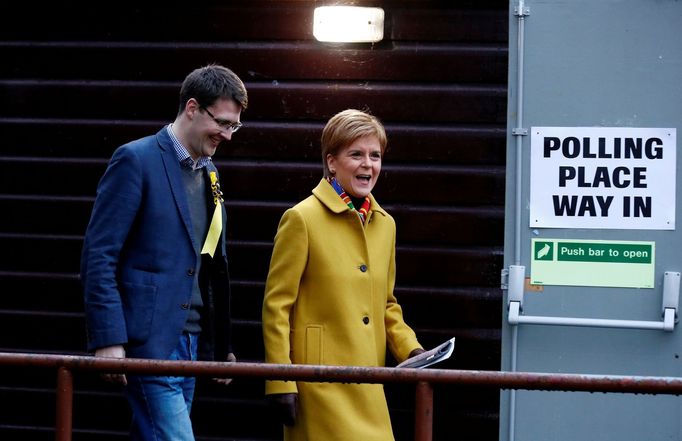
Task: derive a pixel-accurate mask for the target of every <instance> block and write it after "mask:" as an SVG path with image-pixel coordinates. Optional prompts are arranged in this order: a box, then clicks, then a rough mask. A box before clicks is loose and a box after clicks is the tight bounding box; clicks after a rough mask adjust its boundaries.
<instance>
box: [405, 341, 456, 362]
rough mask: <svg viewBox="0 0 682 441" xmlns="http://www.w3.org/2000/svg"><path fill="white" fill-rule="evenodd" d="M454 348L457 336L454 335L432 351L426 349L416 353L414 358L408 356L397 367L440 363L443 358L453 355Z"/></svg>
mask: <svg viewBox="0 0 682 441" xmlns="http://www.w3.org/2000/svg"><path fill="white" fill-rule="evenodd" d="M454 349H455V337H452V338H451V339H450V340H448V341H446V342H445V343H443V344H442V345H439V346H436V347H435V348H433V349H431V350H430V351H426V352H423V353H421V354H419V355H415V356H414V357H412V358H408V359H407V360H405V361H403V362H402V363H400V364H399V365H398V366H396V367H399V368H413V369H422V368H425V367H427V366H431V365H432V364H436V363H439V362H441V361H443V360H447V359H448V358H450V355H452V351H453V350H454Z"/></svg>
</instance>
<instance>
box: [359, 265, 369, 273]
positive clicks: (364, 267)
mask: <svg viewBox="0 0 682 441" xmlns="http://www.w3.org/2000/svg"><path fill="white" fill-rule="evenodd" d="M360 271H362V272H363V273H364V272H367V265H365V264H364V263H363V264H362V265H360Z"/></svg>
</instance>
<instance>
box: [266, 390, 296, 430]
mask: <svg viewBox="0 0 682 441" xmlns="http://www.w3.org/2000/svg"><path fill="white" fill-rule="evenodd" d="M265 397H266V398H267V400H268V403H269V404H270V406H272V408H273V409H274V410H275V413H276V414H277V416H278V417H279V419H280V421H281V422H282V424H284V425H285V426H293V425H294V424H296V413H297V407H298V394H293V393H291V394H272V395H266V396H265Z"/></svg>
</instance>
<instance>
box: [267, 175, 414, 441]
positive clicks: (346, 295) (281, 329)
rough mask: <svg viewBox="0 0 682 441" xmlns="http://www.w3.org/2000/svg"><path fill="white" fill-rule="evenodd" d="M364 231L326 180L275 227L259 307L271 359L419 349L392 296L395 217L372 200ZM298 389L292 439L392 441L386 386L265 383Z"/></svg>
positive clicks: (370, 360) (381, 359) (303, 360)
mask: <svg viewBox="0 0 682 441" xmlns="http://www.w3.org/2000/svg"><path fill="white" fill-rule="evenodd" d="M370 199H371V202H372V205H371V211H370V212H369V213H368V215H367V221H366V223H365V226H363V224H362V223H361V222H360V219H359V217H358V215H357V213H355V212H353V211H351V210H350V209H349V208H348V206H347V205H346V204H345V203H344V202H343V201H342V200H341V198H340V197H339V196H338V195H337V194H336V192H335V191H334V189H333V188H332V186H331V185H329V183H327V182H326V181H325V180H324V179H323V180H322V181H321V182H320V183H319V184H318V186H317V187H316V188H315V189H314V190H313V196H310V197H308V198H307V199H305V200H303V201H302V202H300V203H299V204H297V205H296V206H294V207H293V208H291V209H289V210H287V211H286V212H285V213H284V215H283V216H282V219H281V221H280V224H279V228H278V230H277V235H276V237H275V246H274V250H273V254H272V260H271V262H270V272H269V274H268V280H267V283H266V287H265V299H264V303H263V336H264V340H265V358H266V361H267V362H268V363H285V364H286V363H295V364H324V365H337V366H384V364H385V356H386V345H387V344H388V347H389V349H390V350H391V352H392V353H393V355H394V356H395V358H396V359H397V360H399V361H402V360H404V359H405V358H407V356H408V355H409V353H410V352H411V351H412V350H414V349H416V348H420V347H421V346H420V345H419V342H418V341H417V338H416V336H415V334H414V332H413V331H412V329H410V327H409V326H407V325H406V324H405V322H404V320H403V314H402V309H401V308H400V305H398V303H397V301H396V299H395V297H394V296H393V286H394V282H395V221H394V220H393V218H392V217H391V216H390V215H389V214H388V213H386V211H384V210H383V209H382V208H381V207H380V206H379V204H378V203H377V202H376V200H375V199H374V197H373V196H371V195H370ZM290 392H297V393H298V399H299V402H298V404H299V407H298V417H297V421H296V424H295V425H294V426H293V427H290V428H289V427H285V440H289V441H359V440H362V441H384V440H386V441H392V440H393V433H392V430H391V422H390V419H389V415H388V409H387V406H386V399H385V396H384V391H383V386H382V385H380V384H377V385H374V384H362V385H359V384H340V383H303V382H298V383H295V382H285V381H269V382H267V383H266V394H276V393H290Z"/></svg>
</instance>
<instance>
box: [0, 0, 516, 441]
mask: <svg viewBox="0 0 682 441" xmlns="http://www.w3.org/2000/svg"><path fill="white" fill-rule="evenodd" d="M21 3H22V2H12V4H13V6H11V7H10V6H7V5H3V6H2V7H1V9H2V10H1V11H0V103H1V106H0V207H1V208H0V210H1V211H0V213H1V215H0V293H1V294H0V351H36V352H49V353H76V354H82V353H83V352H84V346H85V339H84V320H83V307H82V297H81V292H80V286H79V282H78V277H77V273H78V267H79V253H80V247H81V243H82V238H83V233H84V231H85V227H86V224H87V221H88V218H89V213H90V210H91V207H92V203H93V198H94V194H95V188H96V185H97V182H98V180H99V178H100V176H101V175H102V173H103V172H104V169H105V167H106V164H107V161H108V159H109V157H110V156H111V154H112V152H113V150H114V149H115V148H116V147H117V146H118V145H120V144H122V143H124V142H126V141H128V140H131V139H134V138H137V137H141V136H144V135H147V134H151V133H154V132H156V131H157V130H158V129H159V128H160V127H162V126H163V125H164V124H166V123H168V122H170V121H171V120H172V119H173V118H174V116H175V113H176V109H177V95H178V89H179V85H180V83H181V81H182V79H183V78H184V76H185V75H186V74H187V73H188V72H189V71H191V70H192V69H194V68H196V67H199V66H201V65H204V64H207V63H210V62H217V63H220V64H224V65H226V66H229V67H231V68H232V69H233V70H235V71H236V72H237V74H238V75H240V76H241V77H242V78H243V79H244V81H245V83H246V85H247V88H248V90H249V95H250V107H249V109H248V111H247V112H246V113H244V114H243V121H244V123H245V127H244V128H243V129H242V131H240V132H239V133H237V134H236V135H235V136H234V140H233V142H232V143H230V144H229V145H227V146H225V147H224V148H221V149H220V150H219V151H218V153H217V155H216V157H215V158H214V160H215V162H216V164H217V166H218V167H219V169H220V171H221V177H222V184H223V188H224V190H225V193H226V195H227V205H228V210H229V216H230V219H229V226H230V227H229V228H230V230H229V236H230V250H229V252H230V257H231V273H232V276H233V279H234V298H233V306H234V318H235V332H236V338H237V342H236V346H237V355H238V357H240V358H241V359H242V360H248V361H261V360H262V359H263V348H262V340H261V334H260V307H261V302H262V296H263V286H264V279H265V277H266V273H267V267H268V262H269V257H270V251H271V246H272V238H273V236H274V233H275V230H276V227H277V222H278V220H279V217H280V215H281V213H282V212H283V211H284V210H285V209H286V208H287V207H289V206H291V205H293V204H294V203H295V202H297V201H298V200H300V199H302V198H303V197H305V196H307V195H308V194H309V192H310V189H311V188H312V187H313V186H314V185H315V184H316V183H317V181H318V180H319V178H320V176H321V166H320V155H319V136H320V133H321V130H322V127H323V125H324V123H325V121H326V120H327V119H328V118H329V117H330V116H331V115H333V114H334V113H336V112H337V111H340V110H343V109H345V108H348V107H356V108H368V109H370V110H371V111H372V113H374V114H375V115H377V116H378V117H380V118H381V119H382V120H383V121H384V122H385V124H386V127H387V130H388V135H389V149H390V150H389V152H388V154H387V156H386V159H385V162H384V167H383V173H382V176H381V178H380V180H379V183H378V185H377V188H376V191H375V194H376V196H377V197H378V199H379V201H380V202H381V203H382V205H384V206H385V207H386V208H387V209H388V210H389V211H390V212H391V213H392V214H393V215H394V217H395V218H396V221H397V224H398V252H397V260H398V280H397V288H396V291H397V296H398V299H399V301H400V302H401V303H402V305H403V306H404V309H405V311H406V312H405V315H406V319H407V320H408V322H409V323H410V324H411V325H412V326H413V327H414V328H415V330H416V331H417V334H418V336H419V337H420V339H421V341H422V342H423V343H424V344H425V345H427V346H432V345H435V344H437V343H440V342H441V341H443V340H444V339H446V338H449V337H450V336H453V335H454V336H456V337H457V348H456V351H455V356H454V359H453V360H451V361H449V362H447V363H446V364H444V365H443V367H446V368H454V369H456V368H462V369H484V370H497V369H499V363H500V329H499V328H500V308H501V294H500V290H499V288H498V287H499V278H500V276H499V274H500V269H501V263H502V235H503V218H504V210H503V202H504V201H503V199H504V196H503V195H504V145H505V144H504V143H505V141H504V140H505V121H506V78H507V77H506V71H507V2H504V1H501V0H488V1H468V2H466V1H458V2H454V1H452V2H451V1H429V0H422V1H407V0H403V1H398V0H395V1H390V0H386V1H375V2H371V3H370V4H372V5H379V6H382V7H384V9H385V10H386V21H387V22H386V34H385V39H384V41H382V42H381V43H378V44H375V45H373V46H372V45H351V46H330V45H324V44H320V43H318V42H316V41H315V40H314V39H313V38H312V29H311V27H312V26H311V23H312V11H313V7H314V6H315V5H316V3H315V2H313V1H264V0H252V1H250V2H222V3H221V2H198V1H197V2H186V3H187V4H193V6H185V7H180V6H176V4H175V3H172V2H169V3H167V4H166V5H164V6H163V7H150V6H135V7H127V8H124V7H122V6H117V5H118V4H117V3H116V2H113V3H111V2H109V3H100V2H91V3H90V4H85V5H80V6H76V5H74V4H72V3H68V2H67V3H66V4H65V5H59V6H56V5H52V6H44V5H41V6H36V5H34V4H33V3H31V2H24V3H26V4H21ZM317 4H318V5H319V4H321V2H317ZM54 383H55V381H54V373H53V372H49V371H48V372H46V371H44V370H40V369H29V368H22V369H10V368H6V367H5V368H3V367H0V439H3V440H11V439H22V440H23V439H52V437H53V435H52V427H53V424H54ZM76 387H77V392H76V396H75V415H74V428H75V434H74V439H76V440H121V439H125V433H126V430H127V425H128V411H127V408H126V404H125V402H124V399H123V398H122V396H121V393H120V391H119V390H117V389H116V388H115V387H111V386H109V385H107V384H103V383H102V382H100V381H98V379H97V378H96V377H95V376H93V375H88V374H83V375H78V376H77V378H76ZM262 391H263V386H262V382H260V381H244V380H241V381H236V382H235V384H234V385H233V386H230V387H229V388H227V389H217V388H209V387H205V386H200V387H199V390H198V391H197V399H196V402H195V407H194V421H195V425H196V433H197V435H198V437H199V439H204V440H213V439H230V440H244V441H245V440H271V439H278V437H279V433H280V429H279V427H278V426H277V425H276V424H274V423H273V422H272V419H271V415H270V414H269V413H268V410H267V408H266V407H265V405H264V402H263V399H262ZM387 394H388V396H389V401H390V405H391V411H392V416H393V419H394V429H395V432H396V439H397V440H398V441H404V440H409V439H411V438H412V430H413V427H412V425H413V423H412V420H413V416H412V410H413V397H414V394H413V388H412V387H410V386H407V385H404V386H403V385H401V386H395V385H392V386H388V387H387ZM497 413H498V391H497V390H480V389H471V388H466V387H438V388H437V389H436V410H435V431H436V436H435V439H436V440H449V439H454V438H455V435H456V438H457V439H458V440H486V441H492V440H496V439H497V418H498V415H497Z"/></svg>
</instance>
